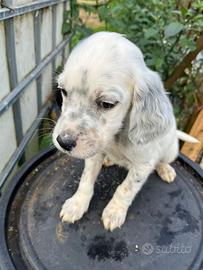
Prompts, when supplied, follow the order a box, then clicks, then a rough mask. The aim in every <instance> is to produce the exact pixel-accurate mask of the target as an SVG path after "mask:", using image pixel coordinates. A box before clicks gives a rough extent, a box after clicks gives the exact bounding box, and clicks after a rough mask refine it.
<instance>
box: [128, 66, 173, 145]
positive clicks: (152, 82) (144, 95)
mask: <svg viewBox="0 0 203 270" xmlns="http://www.w3.org/2000/svg"><path fill="white" fill-rule="evenodd" d="M129 120H130V121H129V131H128V138H129V139H130V141H131V142H132V143H137V144H146V143H148V142H150V141H153V140H154V139H156V138H157V137H159V136H161V135H163V134H165V133H166V132H167V131H168V130H169V129H170V127H171V125H172V123H173V121H174V117H173V112H172V106H171V103H170V101H169V99H168V97H167V96H166V93H165V90H164V88H163V84H162V82H161V79H160V77H159V76H158V74H157V73H155V72H153V71H151V70H147V71H146V72H145V73H142V75H141V76H140V77H139V79H138V81H137V84H136V86H135V89H134V96H133V101H132V107H131V111H130V119H129Z"/></svg>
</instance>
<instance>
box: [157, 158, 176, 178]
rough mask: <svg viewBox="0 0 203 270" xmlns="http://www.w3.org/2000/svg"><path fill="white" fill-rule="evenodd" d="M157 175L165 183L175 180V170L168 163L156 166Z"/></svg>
mask: <svg viewBox="0 0 203 270" xmlns="http://www.w3.org/2000/svg"><path fill="white" fill-rule="evenodd" d="M156 171H157V173H158V175H159V176H160V177H161V178H162V180H164V181H165V182H167V183H171V182H173V181H174V180H175V177H176V172H175V170H174V169H173V167H171V166H170V165H169V164H164V163H162V164H159V165H158V166H157V167H156Z"/></svg>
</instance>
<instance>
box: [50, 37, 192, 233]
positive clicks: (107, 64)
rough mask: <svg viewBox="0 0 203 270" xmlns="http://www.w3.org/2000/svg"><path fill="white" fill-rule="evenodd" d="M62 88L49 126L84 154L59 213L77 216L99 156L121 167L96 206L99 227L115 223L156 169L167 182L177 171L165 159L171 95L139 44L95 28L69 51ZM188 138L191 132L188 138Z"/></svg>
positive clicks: (70, 218)
mask: <svg viewBox="0 0 203 270" xmlns="http://www.w3.org/2000/svg"><path fill="white" fill-rule="evenodd" d="M58 85H59V88H61V91H62V94H63V105H62V113H61V116H60V118H59V120H58V122H57V124H56V126H55V128H54V132H53V142H54V144H55V145H56V147H57V148H58V149H59V150H61V151H63V152H65V153H67V154H69V155H70V156H72V157H76V158H82V159H85V168H84V171H83V174H82V177H81V180H80V184H79V187H78V190H77V192H76V193H75V194H74V195H73V196H72V197H71V198H70V199H68V200H67V201H66V202H65V203H64V205H63V207H62V210H61V214H60V215H61V218H62V220H63V221H67V222H74V221H76V220H79V219H80V218H81V217H82V216H83V214H84V213H85V212H86V211H87V210H88V207H89V203H90V200H91V198H92V195H93V191H94V183H95V181H96V178H97V176H98V174H99V171H100V169H101V167H102V163H103V160H104V157H108V159H110V160H111V161H112V162H113V163H115V164H118V165H120V166H123V167H125V168H127V169H128V175H127V177H126V179H125V180H124V181H123V183H122V184H121V185H119V186H118V188H117V190H116V192H115V194H114V196H113V198H112V199H111V201H110V202H109V203H108V205H107V206H106V208H105V209H104V211H103V214H102V220H103V223H104V227H105V228H106V229H110V230H113V229H115V228H117V227H120V226H121V225H122V224H123V223H124V221H125V218H126V214H127V211H128V208H129V206H130V205H131V203H132V201H133V199H134V197H135V196H136V194H137V193H138V191H139V190H140V189H141V187H142V186H143V184H144V183H145V182H146V180H147V177H148V176H149V174H150V173H151V172H152V171H153V170H154V169H156V171H157V173H158V174H159V176H160V177H161V178H162V179H163V180H164V181H166V182H168V183H170V182H172V181H173V180H174V178H175V176H176V173H175V171H174V169H173V168H172V167H171V166H170V165H169V163H170V162H172V161H173V160H174V159H175V158H176V157H177V154H178V136H179V137H181V138H182V139H185V140H190V141H192V139H191V137H190V136H189V135H185V134H183V133H181V132H179V133H177V131H176V122H175V118H174V115H173V110H172V106H171V103H170V101H169V99H168V97H167V95H166V92H165V90H164V88H163V84H162V82H161V79H160V77H159V75H158V74H157V73H155V72H153V71H151V70H150V69H149V68H148V67H147V66H146V65H145V62H144V60H143V55H142V53H141V51H140V50H139V48H138V47H136V46H135V45H134V44H133V43H131V42H130V41H129V40H127V39H126V38H124V37H123V36H122V35H120V34H117V33H109V32H100V33H97V34H94V35H92V36H90V37H89V38H87V39H85V40H83V41H82V42H80V43H79V45H78V46H76V48H75V49H74V50H73V51H72V53H71V54H70V56H69V58H68V61H67V63H66V65H65V68H64V71H63V72H62V74H61V75H60V76H59V79H58ZM193 141H194V140H193Z"/></svg>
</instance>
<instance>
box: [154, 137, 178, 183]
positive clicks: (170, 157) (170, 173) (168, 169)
mask: <svg viewBox="0 0 203 270" xmlns="http://www.w3.org/2000/svg"><path fill="white" fill-rule="evenodd" d="M177 155H178V141H177V140H175V141H174V142H173V144H172V145H171V146H170V149H168V151H167V152H166V153H165V156H164V158H163V159H162V161H161V162H160V163H158V164H157V166H156V171H157V173H158V175H159V176H160V177H161V179H162V180H164V181H165V182H167V183H171V182H173V181H174V180H175V177H176V172H175V170H174V169H173V167H172V166H171V165H169V163H171V162H172V161H174V160H175V158H176V157H177Z"/></svg>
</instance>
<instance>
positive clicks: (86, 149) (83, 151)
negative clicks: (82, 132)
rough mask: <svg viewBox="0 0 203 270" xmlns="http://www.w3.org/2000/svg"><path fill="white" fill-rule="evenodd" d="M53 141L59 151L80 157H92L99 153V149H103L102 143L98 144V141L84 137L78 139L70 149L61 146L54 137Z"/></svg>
mask: <svg viewBox="0 0 203 270" xmlns="http://www.w3.org/2000/svg"><path fill="white" fill-rule="evenodd" d="M53 143H54V145H55V146H56V148H57V149H58V150H59V151H61V152H63V153H65V154H68V155H69V156H71V157H74V158H78V159H86V158H90V157H92V156H94V155H95V154H97V152H99V150H101V146H100V144H98V142H96V141H95V140H92V141H86V140H84V139H78V140H77V141H76V145H75V146H74V147H72V148H71V149H69V150H67V149H65V148H63V147H61V145H59V143H58V141H57V140H56V138H54V137H53Z"/></svg>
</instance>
